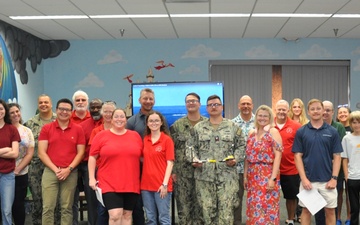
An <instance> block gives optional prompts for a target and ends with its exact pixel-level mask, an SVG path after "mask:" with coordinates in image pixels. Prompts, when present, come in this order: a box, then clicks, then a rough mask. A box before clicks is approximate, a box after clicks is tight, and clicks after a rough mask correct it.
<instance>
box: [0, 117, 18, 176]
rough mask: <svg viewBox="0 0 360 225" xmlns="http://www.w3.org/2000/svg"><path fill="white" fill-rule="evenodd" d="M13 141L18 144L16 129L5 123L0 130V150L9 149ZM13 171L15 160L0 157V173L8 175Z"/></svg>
mask: <svg viewBox="0 0 360 225" xmlns="http://www.w3.org/2000/svg"><path fill="white" fill-rule="evenodd" d="M14 141H18V142H20V141H21V139H20V135H19V131H18V130H17V128H16V127H15V126H13V125H11V124H7V123H5V124H4V126H3V127H2V128H0V148H5V147H11V146H12V143H13V142H14ZM14 169H15V159H7V158H2V157H0V173H4V174H6V173H10V172H12V171H14Z"/></svg>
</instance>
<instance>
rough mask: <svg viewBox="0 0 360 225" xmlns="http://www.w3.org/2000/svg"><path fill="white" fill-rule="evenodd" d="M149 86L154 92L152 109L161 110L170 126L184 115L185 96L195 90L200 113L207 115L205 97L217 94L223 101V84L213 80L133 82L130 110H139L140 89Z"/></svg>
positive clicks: (134, 111) (136, 111)
mask: <svg viewBox="0 0 360 225" xmlns="http://www.w3.org/2000/svg"><path fill="white" fill-rule="evenodd" d="M144 88H151V89H152V90H153V91H154V93H155V106H154V108H153V109H154V110H157V111H159V112H161V113H162V114H163V115H164V116H165V117H166V120H167V122H168V124H169V126H171V125H172V124H173V123H174V122H175V121H176V120H177V119H179V118H181V117H183V116H185V115H186V113H187V111H186V107H185V96H186V95H187V94H188V93H190V92H195V93H197V94H198V95H199V96H200V103H201V107H200V113H201V115H204V116H206V117H209V115H208V113H207V111H206V99H207V98H208V97H209V96H210V95H214V94H215V95H218V96H219V97H220V98H221V101H222V102H224V85H223V83H222V82H215V81H194V82H159V83H133V84H131V94H132V112H133V114H136V113H138V112H139V110H140V107H141V106H140V103H139V97H140V91H141V90H142V89H144Z"/></svg>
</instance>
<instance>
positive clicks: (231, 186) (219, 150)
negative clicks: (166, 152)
mask: <svg viewBox="0 0 360 225" xmlns="http://www.w3.org/2000/svg"><path fill="white" fill-rule="evenodd" d="M186 154H187V157H188V159H190V160H191V161H192V160H194V159H200V160H216V162H215V163H211V162H206V163H203V165H202V167H201V168H196V169H195V172H194V178H195V185H196V193H197V199H198V202H199V204H200V206H201V208H202V212H203V219H204V223H205V224H206V225H210V224H214V225H230V224H233V222H234V209H235V208H236V207H238V206H239V198H238V194H237V192H238V190H239V174H238V173H237V169H236V166H234V167H228V166H227V165H226V163H225V162H220V161H221V160H223V159H224V158H226V157H228V156H234V157H235V159H236V160H237V161H243V160H244V157H245V141H244V136H243V134H242V131H241V128H240V127H238V126H237V125H236V124H235V123H233V122H232V121H231V120H228V119H225V118H224V119H223V121H222V122H221V123H220V124H219V125H218V126H217V128H213V125H212V124H211V123H210V121H203V122H199V123H198V124H196V125H195V126H194V129H193V131H192V134H191V138H190V139H189V140H188V142H187V150H186Z"/></svg>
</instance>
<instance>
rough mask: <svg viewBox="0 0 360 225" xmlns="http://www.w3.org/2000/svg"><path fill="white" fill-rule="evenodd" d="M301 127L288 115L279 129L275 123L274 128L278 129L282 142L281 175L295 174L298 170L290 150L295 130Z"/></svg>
mask: <svg viewBox="0 0 360 225" xmlns="http://www.w3.org/2000/svg"><path fill="white" fill-rule="evenodd" d="M300 127H301V124H300V123H298V122H295V121H294V120H291V119H290V118H289V117H288V118H287V120H286V123H285V124H284V126H283V127H282V129H280V128H279V127H278V126H277V125H276V126H275V128H276V129H277V130H278V131H279V133H280V135H281V139H282V144H283V147H284V151H283V153H282V156H281V163H280V174H281V175H295V174H298V173H299V172H298V170H297V169H296V166H295V161H294V153H293V152H291V149H292V146H293V143H294V139H295V134H296V131H297V130H298V129H299V128H300Z"/></svg>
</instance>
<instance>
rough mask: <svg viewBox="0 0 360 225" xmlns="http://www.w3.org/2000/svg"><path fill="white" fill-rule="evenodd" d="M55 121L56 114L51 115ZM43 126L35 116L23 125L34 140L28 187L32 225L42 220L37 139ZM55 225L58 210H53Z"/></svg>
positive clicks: (42, 166)
mask: <svg viewBox="0 0 360 225" xmlns="http://www.w3.org/2000/svg"><path fill="white" fill-rule="evenodd" d="M55 119H56V114H55V113H53V115H52V117H51V121H54V120H55ZM44 125H45V124H44V123H43V122H42V121H41V119H40V115H39V114H37V115H35V116H34V117H33V118H31V119H29V120H28V121H26V123H24V126H26V127H28V128H30V130H31V131H32V132H33V135H34V140H35V148H34V156H33V158H32V160H31V163H30V166H29V187H30V191H31V194H32V199H33V208H32V221H33V225H41V218H42V193H41V177H42V174H43V172H44V168H45V166H44V164H43V163H42V162H41V160H40V159H39V155H38V138H39V134H40V131H41V128H42V127H43V126H44ZM55 212H56V213H55V217H56V220H55V221H57V222H56V224H60V210H55Z"/></svg>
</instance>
